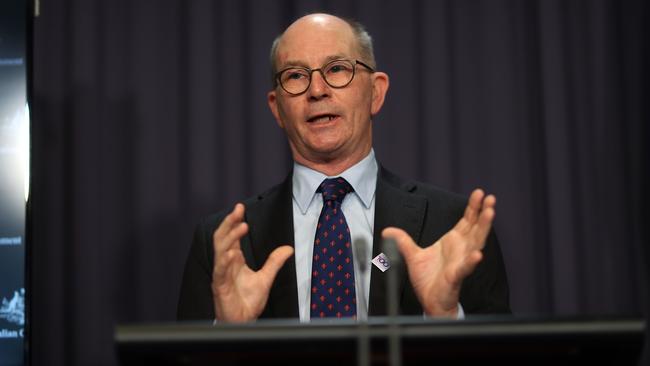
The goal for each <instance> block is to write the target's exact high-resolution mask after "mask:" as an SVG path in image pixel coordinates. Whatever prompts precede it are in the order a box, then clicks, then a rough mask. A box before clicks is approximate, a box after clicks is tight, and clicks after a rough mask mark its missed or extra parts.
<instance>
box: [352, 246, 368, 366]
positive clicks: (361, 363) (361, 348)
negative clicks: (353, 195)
mask: <svg viewBox="0 0 650 366" xmlns="http://www.w3.org/2000/svg"><path fill="white" fill-rule="evenodd" d="M355 244H356V245H355V252H356V253H354V255H355V256H356V257H357V260H356V262H357V263H359V283H360V284H362V283H363V278H364V277H365V276H364V275H365V273H366V271H367V270H368V265H369V264H368V260H367V259H368V258H367V255H366V254H367V250H366V243H365V242H363V241H360V242H358V243H355ZM359 289H360V290H361V291H362V292H361V295H362V297H363V296H364V295H363V294H364V293H365V292H364V291H365V288H363V286H359ZM358 305H359V304H357V313H358ZM357 315H358V314H357ZM368 333H369V330H368V314H367V312H366V318H365V319H361V320H360V323H359V334H358V337H357V365H358V366H370V337H369V334H368Z"/></svg>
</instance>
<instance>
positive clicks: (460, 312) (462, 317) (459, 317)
mask: <svg viewBox="0 0 650 366" xmlns="http://www.w3.org/2000/svg"><path fill="white" fill-rule="evenodd" d="M456 320H465V311H463V305H461V304H460V303H458V314H457V315H456Z"/></svg>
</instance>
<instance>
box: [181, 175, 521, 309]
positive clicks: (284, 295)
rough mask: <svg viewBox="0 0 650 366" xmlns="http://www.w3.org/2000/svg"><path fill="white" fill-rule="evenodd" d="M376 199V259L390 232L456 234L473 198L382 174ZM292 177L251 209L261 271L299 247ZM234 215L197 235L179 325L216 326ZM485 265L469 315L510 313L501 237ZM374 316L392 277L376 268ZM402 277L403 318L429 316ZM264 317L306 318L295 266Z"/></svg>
mask: <svg viewBox="0 0 650 366" xmlns="http://www.w3.org/2000/svg"><path fill="white" fill-rule="evenodd" d="M378 174H379V175H378V179H377V188H376V192H375V200H376V201H375V225H374V239H373V240H374V243H373V254H372V256H373V258H374V257H375V256H376V255H378V254H379V253H380V252H381V248H380V244H379V243H381V231H382V230H383V229H384V228H386V227H388V226H395V227H399V228H401V229H403V230H405V231H406V232H408V233H409V234H410V235H411V237H412V238H413V240H414V241H415V242H417V243H419V245H421V246H428V245H430V244H431V243H433V242H435V241H436V240H438V239H439V238H440V237H441V236H442V235H444V234H445V233H446V232H447V231H449V230H450V229H451V228H452V227H453V226H454V225H455V224H456V222H457V221H458V220H459V219H460V217H461V216H462V215H463V212H464V210H465V206H466V204H467V199H466V198H463V197H460V196H456V195H453V194H451V193H448V192H445V191H442V190H440V189H438V188H435V187H431V186H428V185H424V184H421V183H417V182H409V181H404V180H402V179H401V178H399V177H397V176H396V175H394V174H392V173H390V172H388V171H387V170H386V169H384V168H382V167H380V169H379V173H378ZM291 181H292V179H291V174H290V175H289V176H288V177H287V179H286V180H285V181H284V182H283V183H281V184H279V185H277V186H275V187H273V188H271V189H270V190H268V191H267V192H265V193H262V194H260V195H258V196H256V197H252V198H250V199H248V200H246V201H245V202H244V204H245V206H246V217H245V220H246V222H247V223H248V224H249V227H250V230H249V233H248V235H246V237H245V238H244V239H243V240H242V242H241V248H242V251H243V253H244V257H245V258H246V263H247V264H248V265H249V266H250V267H251V268H252V269H254V270H258V269H259V268H260V267H261V266H262V265H263V264H264V262H265V261H266V259H267V258H268V256H269V254H270V253H271V251H273V249H275V248H276V247H278V246H280V245H283V244H291V245H293V240H294V228H293V211H292V183H291ZM227 214H228V211H222V212H220V213H218V214H215V215H212V216H210V217H208V218H206V219H205V220H204V221H203V222H202V223H200V224H199V225H198V227H197V229H196V232H195V234H194V241H193V243H192V247H191V249H190V254H189V256H188V259H187V263H186V266H185V273H184V275H183V282H182V287H181V293H180V299H179V303H178V314H177V315H178V319H179V320H197V319H214V308H213V303H212V292H211V287H210V283H211V281H212V264H213V258H214V251H213V249H212V234H213V232H214V230H216V228H217V227H218V225H219V224H220V223H221V221H222V220H223V218H224V217H225V215H227ZM483 255H484V256H483V260H482V261H481V263H479V265H478V266H477V268H476V269H475V271H474V273H472V274H471V275H470V276H469V277H468V278H466V279H465V281H464V282H463V287H462V289H461V293H460V303H461V304H462V306H463V309H464V311H465V313H467V314H472V313H508V312H510V307H509V302H508V282H507V278H506V272H505V268H504V265H503V259H502V257H501V250H500V249H499V243H498V241H497V238H496V235H495V234H494V232H491V233H490V235H489V237H488V240H487V242H486V245H485V248H484V249H483ZM370 267H371V268H372V270H371V275H370V276H371V277H370V278H371V279H370V299H369V305H368V306H369V309H368V313H369V315H371V316H373V315H385V314H386V291H385V288H386V273H382V272H381V271H380V270H379V269H377V268H376V267H375V266H374V265H370ZM391 270H396V271H397V273H398V283H399V287H398V292H397V293H399V294H401V298H400V302H399V303H400V313H401V314H422V308H421V306H420V303H419V301H418V300H417V298H416V296H415V293H414V291H413V289H412V287H411V284H410V281H409V280H408V274H407V273H406V268H405V266H404V265H401V266H399V267H397V268H391ZM261 317H262V318H294V317H298V290H297V284H296V265H295V260H293V258H290V259H289V260H287V262H286V263H285V264H284V266H283V267H282V269H281V270H280V271H279V272H278V275H277V277H276V279H275V281H274V283H273V286H272V288H271V292H270V294H269V300H268V303H267V305H266V308H265V309H264V311H263V313H262V315H261Z"/></svg>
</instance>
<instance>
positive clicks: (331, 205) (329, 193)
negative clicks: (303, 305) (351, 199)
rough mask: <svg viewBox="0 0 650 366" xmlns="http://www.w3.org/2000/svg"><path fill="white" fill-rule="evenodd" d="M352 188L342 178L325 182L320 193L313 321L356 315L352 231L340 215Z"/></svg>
mask: <svg viewBox="0 0 650 366" xmlns="http://www.w3.org/2000/svg"><path fill="white" fill-rule="evenodd" d="M352 191H353V189H352V186H350V184H349V183H348V182H347V181H346V180H345V179H343V178H331V179H325V180H324V181H323V183H321V185H320V186H319V187H318V190H317V192H320V193H322V194H323V210H322V211H321V213H320V217H319V218H318V227H317V229H316V237H315V239H314V253H313V262H312V272H311V318H312V319H315V318H325V317H338V318H342V317H353V318H356V315H357V299H356V295H355V288H354V261H353V260H352V240H350V228H349V227H348V223H347V222H346V221H345V216H344V215H343V212H342V211H341V202H343V198H345V195H346V194H348V193H350V192H352Z"/></svg>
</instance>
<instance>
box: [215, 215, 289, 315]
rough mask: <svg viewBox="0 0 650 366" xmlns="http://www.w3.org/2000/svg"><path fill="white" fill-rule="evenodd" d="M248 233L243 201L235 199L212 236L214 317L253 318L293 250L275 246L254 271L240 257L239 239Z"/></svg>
mask: <svg viewBox="0 0 650 366" xmlns="http://www.w3.org/2000/svg"><path fill="white" fill-rule="evenodd" d="M246 233H248V224H246V223H245V222H244V205H242V204H241V203H238V204H237V205H236V206H235V208H234V209H233V211H232V212H231V213H230V214H229V215H228V216H226V218H224V220H223V221H222V222H221V224H220V225H219V227H218V228H217V230H215V232H214V234H213V236H212V245H213V247H214V255H215V259H214V268H213V270H212V298H213V301H214V312H215V315H216V317H217V320H218V321H224V322H245V321H250V320H254V319H257V317H258V316H259V315H260V314H261V313H262V311H263V310H264V306H265V305H266V301H267V300H268V297H269V291H270V289H271V284H272V283H273V280H274V279H275V276H276V274H277V273H278V271H279V270H280V268H281V267H282V265H283V264H284V262H286V260H287V259H288V258H289V257H290V256H291V255H292V254H293V248H292V247H291V246H289V245H283V246H281V247H278V248H276V249H275V250H274V251H273V252H272V253H271V254H270V255H269V258H268V259H267V260H266V263H264V266H263V267H262V268H261V269H260V270H259V271H257V272H255V271H253V270H251V269H250V268H249V267H248V266H247V265H246V262H245V260H244V255H243V253H242V251H241V247H240V240H241V238H243V237H244V235H246Z"/></svg>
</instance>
